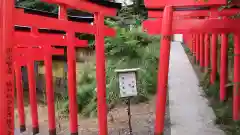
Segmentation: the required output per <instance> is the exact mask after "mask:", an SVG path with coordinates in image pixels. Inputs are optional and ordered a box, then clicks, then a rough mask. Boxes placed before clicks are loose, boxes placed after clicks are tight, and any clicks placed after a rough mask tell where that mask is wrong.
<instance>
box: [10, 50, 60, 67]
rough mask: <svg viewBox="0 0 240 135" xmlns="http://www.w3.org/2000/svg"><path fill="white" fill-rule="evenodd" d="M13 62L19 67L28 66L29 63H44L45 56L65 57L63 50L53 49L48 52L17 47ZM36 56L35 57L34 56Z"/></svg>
mask: <svg viewBox="0 0 240 135" xmlns="http://www.w3.org/2000/svg"><path fill="white" fill-rule="evenodd" d="M13 52H14V55H13V60H14V62H17V65H18V66H26V65H27V63H28V62H29V61H42V60H44V55H46V54H49V55H64V50H63V49H55V48H51V49H50V50H48V51H46V50H44V48H35V47H34V48H32V47H27V46H21V47H16V48H14V50H13ZM33 54H34V55H33Z"/></svg>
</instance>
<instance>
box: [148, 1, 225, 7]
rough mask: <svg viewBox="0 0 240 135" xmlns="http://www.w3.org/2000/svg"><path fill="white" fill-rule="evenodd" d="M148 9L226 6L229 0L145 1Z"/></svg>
mask: <svg viewBox="0 0 240 135" xmlns="http://www.w3.org/2000/svg"><path fill="white" fill-rule="evenodd" d="M144 4H145V6H146V7H147V8H162V7H165V6H166V5H172V6H182V7H184V6H212V5H225V4H227V0H208V1H207V2H205V1H204V0H144Z"/></svg>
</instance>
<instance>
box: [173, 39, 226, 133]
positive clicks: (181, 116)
mask: <svg viewBox="0 0 240 135" xmlns="http://www.w3.org/2000/svg"><path fill="white" fill-rule="evenodd" d="M170 57H171V58H170V73H169V82H168V83H169V108H170V119H171V124H172V126H171V135H224V132H223V131H222V130H220V129H219V128H218V127H217V126H216V125H215V124H214V120H215V115H214V112H213V110H212V108H211V107H209V106H208V101H207V99H205V98H204V96H203V90H201V88H199V86H198V84H199V81H198V78H197V76H196V74H195V72H194V70H193V68H192V66H191V63H190V62H189V59H188V57H187V55H186V54H185V52H184V49H183V47H182V45H181V43H179V42H173V43H172V47H171V56H170Z"/></svg>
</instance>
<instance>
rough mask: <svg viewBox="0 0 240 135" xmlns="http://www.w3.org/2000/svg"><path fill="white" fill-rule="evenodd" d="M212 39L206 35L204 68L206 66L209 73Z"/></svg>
mask: <svg viewBox="0 0 240 135" xmlns="http://www.w3.org/2000/svg"><path fill="white" fill-rule="evenodd" d="M209 38H210V37H209V34H205V37H204V45H205V46H204V49H205V50H204V54H205V60H204V62H205V64H204V66H205V68H206V71H207V72H208V68H209V66H210V65H209V64H210V61H209V60H210V57H209V56H210V39H209Z"/></svg>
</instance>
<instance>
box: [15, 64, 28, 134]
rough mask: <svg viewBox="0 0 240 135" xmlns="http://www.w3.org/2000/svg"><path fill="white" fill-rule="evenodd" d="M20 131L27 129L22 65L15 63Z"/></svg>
mask: <svg viewBox="0 0 240 135" xmlns="http://www.w3.org/2000/svg"><path fill="white" fill-rule="evenodd" d="M14 70H15V80H16V92H17V107H18V115H19V124H20V132H24V131H26V125H25V111H24V99H23V87H22V71H21V66H20V65H18V64H17V62H15V63H14Z"/></svg>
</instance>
